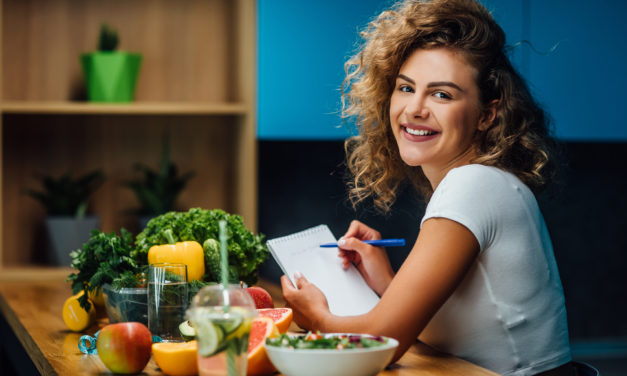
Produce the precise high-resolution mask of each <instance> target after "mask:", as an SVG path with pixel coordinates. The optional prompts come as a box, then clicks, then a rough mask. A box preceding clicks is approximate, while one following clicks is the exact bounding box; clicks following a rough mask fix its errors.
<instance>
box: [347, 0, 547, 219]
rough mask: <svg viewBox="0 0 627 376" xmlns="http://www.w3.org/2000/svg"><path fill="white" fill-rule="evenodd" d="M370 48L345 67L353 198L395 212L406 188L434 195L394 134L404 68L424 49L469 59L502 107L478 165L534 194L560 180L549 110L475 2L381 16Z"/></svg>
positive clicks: (482, 141) (442, 0) (405, 4)
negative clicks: (354, 131)
mask: <svg viewBox="0 0 627 376" xmlns="http://www.w3.org/2000/svg"><path fill="white" fill-rule="evenodd" d="M361 36H362V38H363V41H364V42H363V45H362V47H361V48H360V50H359V52H358V53H357V54H355V55H354V56H353V57H351V58H350V59H349V60H348V61H347V62H346V64H345V71H346V78H345V80H344V83H343V85H342V114H343V116H344V117H354V118H355V120H356V124H357V128H358V131H359V135H358V136H355V137H352V138H349V139H348V140H347V141H346V143H345V150H346V155H347V159H346V164H347V166H348V169H349V171H350V173H351V181H350V182H349V188H350V190H349V198H350V200H351V202H352V203H353V206H356V205H357V204H358V203H359V202H361V201H363V200H364V199H366V198H368V197H372V198H373V199H374V203H375V206H376V207H377V208H379V209H381V210H382V211H383V212H387V211H388V210H389V208H390V206H391V205H392V204H393V203H394V201H395V200H396V192H397V189H398V187H399V185H400V184H401V183H402V182H403V181H409V182H411V184H412V185H413V186H414V187H415V188H416V189H417V190H418V191H419V192H421V193H422V194H423V195H424V196H425V198H426V199H428V198H429V196H430V195H431V193H432V189H431V186H430V184H429V181H428V180H427V179H426V177H425V175H424V174H423V173H422V169H421V168H420V167H411V166H408V165H406V164H405V163H403V161H402V160H401V157H400V155H399V151H398V147H397V145H396V141H395V138H394V135H393V134H392V130H391V127H390V115H389V108H390V97H391V94H392V91H393V89H394V85H395V81H396V77H397V75H398V72H399V70H400V67H401V65H402V64H403V62H404V61H405V60H406V59H407V58H408V57H409V55H410V54H411V53H412V52H414V51H415V50H416V49H430V48H440V47H446V48H451V49H455V50H457V51H459V52H461V53H462V55H463V56H465V58H466V60H467V61H468V62H469V63H470V64H471V65H473V66H474V67H475V68H476V69H477V71H478V72H479V74H478V75H477V85H478V88H479V93H480V94H479V95H480V98H479V99H480V102H481V104H482V106H486V105H487V104H488V103H490V102H492V101H493V100H495V99H496V100H498V103H499V105H498V108H497V115H496V118H495V120H494V122H493V124H492V125H491V127H490V128H489V129H487V130H486V131H484V132H481V133H480V136H479V139H478V141H477V145H476V147H477V151H478V153H477V155H478V156H477V157H476V158H475V159H474V160H473V161H472V163H479V164H484V165H489V166H495V167H499V168H502V169H504V170H507V171H510V172H512V173H513V174H515V175H516V176H518V177H519V178H520V179H521V180H522V181H523V182H524V183H525V184H527V185H528V186H529V187H530V188H531V189H533V190H537V189H539V188H540V187H542V186H543V185H544V184H545V183H546V181H547V180H548V178H549V177H550V176H552V174H553V169H554V168H553V163H552V158H551V154H552V152H551V150H552V145H553V141H552V139H551V138H550V137H549V132H548V126H547V122H546V119H545V114H544V111H543V110H542V109H541V108H540V107H539V106H538V105H537V104H536V103H535V101H534V99H533V98H532V96H531V94H530V92H529V89H528V87H527V85H526V83H525V82H524V80H523V79H522V78H521V77H520V75H519V74H518V73H517V72H516V70H515V69H514V68H513V67H512V65H511V63H510V61H509V59H508V57H507V56H506V54H505V33H504V32H503V30H502V29H501V27H500V26H499V25H498V24H497V23H496V22H495V21H494V19H493V18H492V16H491V15H490V12H489V11H488V10H487V9H486V8H485V7H484V6H483V5H481V4H480V3H478V2H477V1H475V0H432V1H427V0H405V1H402V2H400V3H398V4H396V5H395V6H394V7H392V8H391V9H390V10H388V11H385V12H383V13H381V14H380V15H379V16H378V17H377V18H376V19H374V21H372V22H371V23H370V24H369V25H368V27H367V28H366V30H364V31H363V32H362V33H361Z"/></svg>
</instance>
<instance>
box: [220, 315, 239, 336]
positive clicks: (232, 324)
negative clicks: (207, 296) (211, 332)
mask: <svg viewBox="0 0 627 376" xmlns="http://www.w3.org/2000/svg"><path fill="white" fill-rule="evenodd" d="M243 320H244V318H243V317H242V316H241V315H240V314H238V313H234V312H231V313H229V314H228V315H225V316H224V317H220V318H217V319H213V324H214V325H215V326H218V327H220V328H222V330H223V331H224V334H230V333H232V332H234V331H235V330H237V328H239V327H240V325H241V324H242V321H243Z"/></svg>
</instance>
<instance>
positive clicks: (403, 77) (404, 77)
mask: <svg viewBox="0 0 627 376" xmlns="http://www.w3.org/2000/svg"><path fill="white" fill-rule="evenodd" d="M398 78H402V79H403V80H405V81H407V82H409V83H410V84H412V85H415V84H416V82H415V81H414V80H412V79H411V78H409V77H407V76H405V75H404V74H399V75H398Z"/></svg>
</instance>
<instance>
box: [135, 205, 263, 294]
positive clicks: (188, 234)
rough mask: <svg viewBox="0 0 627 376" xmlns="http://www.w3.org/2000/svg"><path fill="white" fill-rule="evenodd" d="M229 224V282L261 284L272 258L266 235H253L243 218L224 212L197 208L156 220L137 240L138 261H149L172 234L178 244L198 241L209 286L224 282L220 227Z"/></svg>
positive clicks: (173, 213)
mask: <svg viewBox="0 0 627 376" xmlns="http://www.w3.org/2000/svg"><path fill="white" fill-rule="evenodd" d="M221 220H225V221H226V223H227V233H228V241H227V249H228V258H229V280H231V281H232V282H238V281H243V282H245V283H247V284H249V285H253V284H255V283H256V282H257V269H258V267H259V266H260V265H261V264H262V263H263V262H264V261H265V260H266V259H267V258H268V255H269V252H268V248H267V247H266V244H265V241H264V240H265V239H264V235H262V234H257V235H255V234H253V233H251V232H250V231H248V229H246V227H245V226H244V221H243V220H242V217H241V216H239V215H233V214H229V213H226V212H225V211H223V210H220V209H214V210H205V209H199V208H194V209H190V210H189V211H187V212H168V213H165V214H162V215H160V216H158V217H155V218H153V219H152V220H150V222H148V224H147V225H146V228H145V229H144V230H143V231H142V232H141V233H139V234H138V235H137V238H136V239H135V252H136V254H135V258H137V259H146V258H147V257H148V250H149V249H150V247H152V246H153V245H159V244H167V243H168V241H167V239H166V238H165V236H164V231H165V230H168V229H169V230H171V231H172V234H173V235H174V240H175V241H189V240H194V241H197V242H198V243H200V244H201V245H202V246H203V250H204V253H205V270H206V274H205V276H204V278H203V280H204V281H205V282H219V281H220V274H219V273H220V252H219V243H218V234H219V229H218V223H219V222H220V221H221Z"/></svg>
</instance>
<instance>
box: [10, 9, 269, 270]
mask: <svg viewBox="0 0 627 376" xmlns="http://www.w3.org/2000/svg"><path fill="white" fill-rule="evenodd" d="M102 22H106V23H108V24H110V25H111V26H113V27H115V28H116V29H117V30H118V33H119V35H120V42H121V44H120V49H122V50H127V51H135V52H140V53H141V54H142V55H143V61H142V67H141V71H140V76H139V81H138V86H137V91H136V96H135V101H134V102H133V103H128V104H101V103H88V102H86V101H85V100H84V99H81V98H84V87H83V80H82V74H81V71H80V66H79V55H80V53H83V52H87V51H91V50H93V49H94V48H95V45H96V41H97V36H98V32H99V30H100V24H101V23H102ZM255 24H256V3H255V1H254V0H237V1H231V0H177V1H171V0H135V1H125V0H112V1H107V2H102V1H99V0H0V33H1V36H0V55H1V58H0V72H1V74H0V87H1V91H0V93H1V94H0V95H1V97H0V130H1V132H0V166H1V173H0V187H1V189H2V191H1V197H2V200H1V201H0V244H1V246H0V274H2V275H4V276H5V277H6V276H7V275H11V274H16V273H23V272H24V270H25V268H26V269H29V268H31V269H32V268H33V267H39V266H41V262H40V261H41V260H42V259H43V255H42V252H43V249H45V241H46V240H45V232H44V231H43V222H44V218H45V215H46V213H45V212H44V210H43V208H41V206H40V204H39V203H38V202H36V201H35V200H33V199H32V198H31V197H29V196H26V195H24V194H23V191H24V190H25V189H26V188H33V189H36V188H38V182H37V180H36V179H35V178H34V176H35V175H36V174H41V173H46V174H53V175H60V174H62V173H65V172H72V173H74V174H82V173H85V172H87V171H91V170H94V169H102V170H103V172H104V173H105V175H106V178H107V180H106V183H105V184H104V185H103V186H102V187H101V188H100V189H99V190H98V191H97V192H96V193H95V194H94V195H93V198H92V200H91V202H90V205H91V209H92V211H93V212H94V213H95V214H97V215H99V217H100V220H101V230H103V231H107V232H110V231H119V229H120V228H121V227H126V228H128V229H133V227H134V226H135V223H136V221H135V218H134V216H133V215H131V214H129V211H130V210H132V209H133V208H134V207H136V206H137V201H136V199H135V197H134V196H133V194H132V192H131V191H130V190H129V189H127V188H125V187H124V182H125V181H127V180H130V179H132V178H133V177H134V176H135V175H134V174H133V168H132V167H133V165H134V164H135V163H142V164H146V165H150V166H154V167H155V168H156V167H157V165H158V163H159V161H160V157H161V147H162V140H163V135H164V133H165V132H167V133H168V134H169V136H170V144H171V156H172V159H173V161H174V162H175V163H176V164H177V166H178V167H179V169H180V170H181V171H182V172H184V171H189V170H193V171H195V173H196V175H195V177H194V178H193V179H192V180H191V181H190V182H189V183H188V186H187V188H186V189H185V191H184V192H183V194H182V195H181V197H180V198H179V201H178V203H179V206H180V207H181V209H187V208H189V207H203V208H207V209H211V208H222V209H224V210H226V211H228V212H231V213H237V214H241V215H242V216H243V217H244V221H245V223H246V225H247V227H248V228H250V229H251V230H253V231H256V229H257V223H256V221H257V201H256V200H257V198H256V187H257V161H256V154H257V153H256V148H257V144H256V130H255V124H256V118H255V116H256V115H255V114H256V108H255V103H256V101H255V95H256V77H255V71H256V35H255V34H256V26H255Z"/></svg>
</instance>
